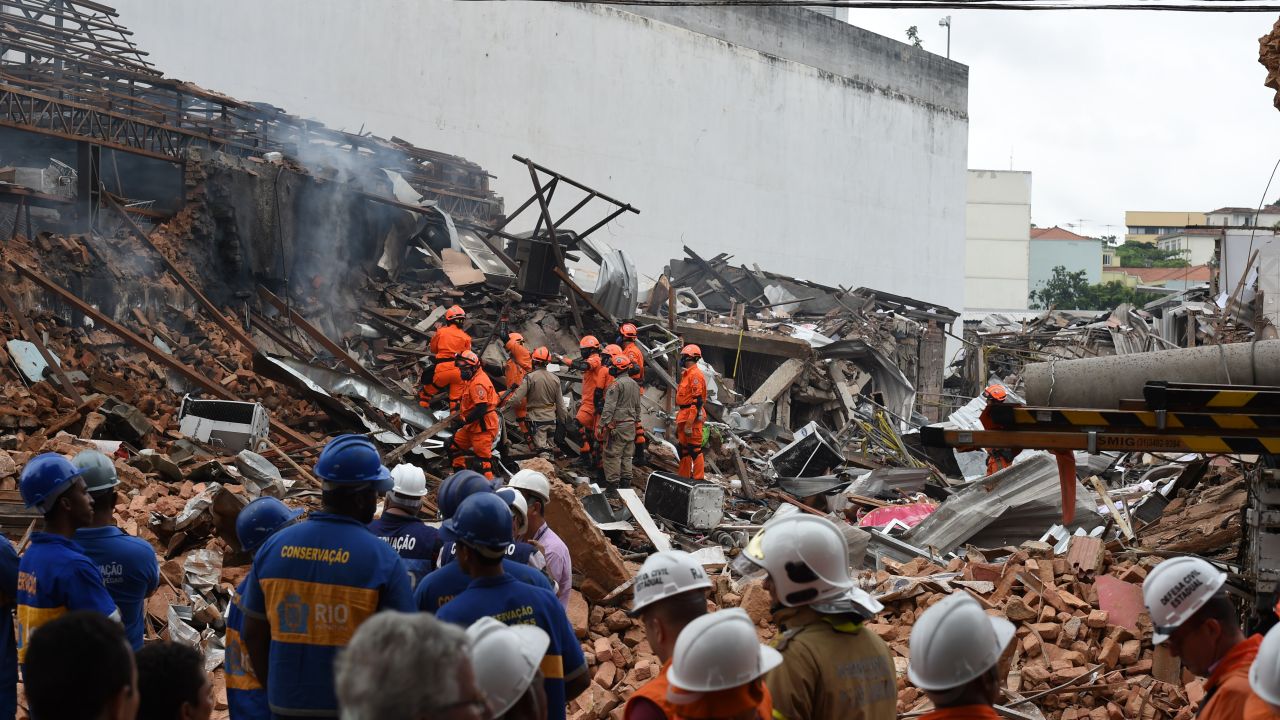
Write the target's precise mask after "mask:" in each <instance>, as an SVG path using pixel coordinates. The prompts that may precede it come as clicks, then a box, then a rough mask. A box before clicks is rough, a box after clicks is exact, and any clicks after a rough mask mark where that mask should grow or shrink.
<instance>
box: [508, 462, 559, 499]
mask: <svg viewBox="0 0 1280 720" xmlns="http://www.w3.org/2000/svg"><path fill="white" fill-rule="evenodd" d="M507 487H513V488H519V489H520V490H528V491H529V492H531V493H533V494H534V495H537V496H538V497H540V498H542V502H544V503H548V502H551V481H549V480H547V476H546V475H543V474H542V473H540V472H538V471H537V470H529V469H527V468H526V469H524V470H521V471H520V472H517V473H516V474H515V475H512V476H511V482H509V483H507Z"/></svg>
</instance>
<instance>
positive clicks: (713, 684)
mask: <svg viewBox="0 0 1280 720" xmlns="http://www.w3.org/2000/svg"><path fill="white" fill-rule="evenodd" d="M781 664H782V653H780V652H778V651H777V650H774V649H773V648H771V647H769V646H768V645H761V644H760V639H759V638H757V637H756V625H755V623H753V622H751V618H750V617H749V616H748V615H747V611H746V610H743V609H742V608H733V609H731V610H721V611H719V612H713V613H711V614H709V615H703V616H702V617H700V618H697V619H696V620H694V621H693V622H691V623H689V624H688V625H685V626H684V629H683V630H681V631H680V636H679V637H677V638H676V647H675V650H673V651H672V653H671V667H669V668H668V669H667V682H668V683H669V684H670V685H671V689H670V690H669V691H668V693H667V699H668V700H670V701H671V702H674V703H677V704H683V703H688V702H693V701H694V700H697V699H698V698H697V696H694V697H689V693H706V692H716V691H717V690H728V689H729V688H735V687H738V686H740V685H746V684H747V683H749V682H751V681H752V680H755V679H756V678H759V677H761V676H763V675H764V674H765V673H767V672H769V671H770V670H772V669H774V668H776V667H778V666H779V665H781ZM682 691H683V692H682Z"/></svg>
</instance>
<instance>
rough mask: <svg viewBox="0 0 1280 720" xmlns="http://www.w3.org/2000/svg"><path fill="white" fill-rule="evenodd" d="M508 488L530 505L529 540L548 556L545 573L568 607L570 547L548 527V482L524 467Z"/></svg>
mask: <svg viewBox="0 0 1280 720" xmlns="http://www.w3.org/2000/svg"><path fill="white" fill-rule="evenodd" d="M507 486H508V487H513V488H515V489H517V490H519V491H520V494H521V495H524V499H525V502H527V503H528V504H529V531H528V538H529V541H530V542H531V543H533V544H534V546H536V547H537V548H538V549H540V550H541V551H542V552H543V554H545V555H546V556H547V571H548V573H549V574H550V575H551V580H552V581H553V582H554V583H555V586H556V596H557V597H559V598H560V604H561V605H563V606H564V607H566V608H567V607H569V591H571V590H572V589H573V559H572V558H571V557H570V556H569V546H568V545H565V544H564V540H561V539H560V536H559V535H557V534H556V531H555V530H552V529H551V526H550V525H548V524H547V505H549V504H550V503H551V481H550V480H548V479H547V476H546V475H543V474H542V473H540V472H538V471H537V470H531V469H529V468H524V469H523V470H521V471H520V472H517V473H516V474H515V475H512V476H511V481H510V482H508V483H507Z"/></svg>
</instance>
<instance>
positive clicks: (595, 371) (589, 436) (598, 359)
mask: <svg viewBox="0 0 1280 720" xmlns="http://www.w3.org/2000/svg"><path fill="white" fill-rule="evenodd" d="M578 349H579V351H580V352H581V353H582V358H581V359H580V360H578V362H576V363H574V367H576V368H577V369H579V370H581V371H582V402H581V403H579V404H578V414H577V420H578V426H579V427H580V428H581V430H582V453H583V454H584V455H585V454H587V453H591V455H593V456H595V455H598V454H599V453H598V452H597V448H595V447H593V446H592V443H591V441H592V440H593V439H594V438H595V436H596V418H598V417H600V410H601V409H603V408H604V391H605V388H606V387H608V383H609V381H610V380H612V379H613V378H612V377H611V376H610V375H609V368H608V366H607V365H605V362H604V357H603V355H602V353H601V349H602V348H601V347H600V341H599V340H597V339H596V336H595V335H586V336H584V337H583V338H582V340H581V341H580V342H579V343H578ZM592 464H595V463H592Z"/></svg>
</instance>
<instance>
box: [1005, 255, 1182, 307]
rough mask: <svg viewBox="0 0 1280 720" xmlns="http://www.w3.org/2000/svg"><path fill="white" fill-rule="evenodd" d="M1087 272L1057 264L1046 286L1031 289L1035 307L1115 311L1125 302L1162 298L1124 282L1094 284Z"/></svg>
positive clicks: (1131, 302)
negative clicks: (1073, 270)
mask: <svg viewBox="0 0 1280 720" xmlns="http://www.w3.org/2000/svg"><path fill="white" fill-rule="evenodd" d="M1085 275H1086V273H1085V271H1084V270H1077V271H1075V272H1067V268H1066V267H1064V266H1062V265H1058V266H1055V267H1054V268H1053V276H1052V277H1051V278H1049V280H1048V281H1047V282H1045V284H1044V287H1042V288H1039V289H1037V290H1032V291H1031V298H1030V300H1031V302H1030V305H1031V309H1033V310H1044V309H1047V308H1055V309H1057V310H1097V311H1103V310H1114V309H1115V308H1116V307H1118V306H1120V305H1123V304H1124V303H1130V304H1132V305H1135V306H1142V305H1145V304H1147V303H1149V302H1151V301H1152V300H1155V299H1156V298H1158V297H1159V295H1156V294H1153V293H1140V292H1138V291H1137V290H1135V289H1133V288H1131V287H1128V286H1127V285H1125V284H1124V283H1122V282H1116V281H1112V282H1109V283H1097V284H1094V285H1090V284H1089V281H1088V280H1087V279H1086V278H1085Z"/></svg>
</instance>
